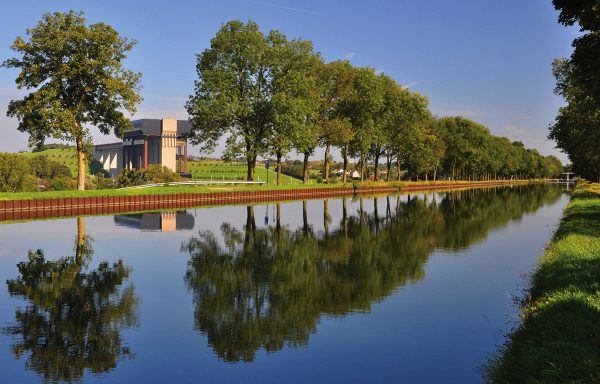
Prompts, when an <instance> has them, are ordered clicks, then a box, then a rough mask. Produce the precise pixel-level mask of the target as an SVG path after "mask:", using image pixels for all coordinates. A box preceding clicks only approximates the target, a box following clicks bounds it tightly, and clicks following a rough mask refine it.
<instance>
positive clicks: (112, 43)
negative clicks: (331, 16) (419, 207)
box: [2, 11, 562, 189]
mask: <svg viewBox="0 0 600 384" xmlns="http://www.w3.org/2000/svg"><path fill="white" fill-rule="evenodd" d="M27 35H28V40H26V39H24V38H22V37H17V39H16V40H15V42H14V43H13V45H12V46H11V49H12V50H13V51H15V52H17V53H18V54H20V56H21V57H17V58H10V59H8V60H6V61H4V62H3V63H2V66H4V67H6V68H16V69H19V70H20V73H19V74H18V76H17V78H16V84H17V87H18V88H19V89H22V88H24V89H27V90H30V91H31V93H29V94H28V95H26V96H25V97H24V98H23V99H21V100H13V101H11V102H10V104H9V106H8V110H7V115H8V116H9V117H16V118H17V119H19V126H18V129H19V130H20V131H22V132H27V133H28V134H29V144H30V145H32V146H41V145H43V144H44V142H45V140H46V139H48V138H53V139H58V140H64V141H68V142H74V143H75V144H76V150H77V153H78V182H77V187H78V189H85V164H86V157H89V156H90V148H91V145H92V143H91V131H90V128H91V127H96V128H97V129H98V130H99V131H100V132H102V133H104V134H109V133H111V132H114V133H115V135H117V136H118V137H122V135H123V132H125V131H126V130H128V129H133V126H132V124H131V122H130V121H129V119H127V118H126V117H125V115H124V111H127V112H129V113H130V114H134V113H135V112H136V105H137V104H139V103H140V102H141V101H142V97H141V95H140V89H141V73H135V72H133V71H131V70H128V69H125V68H124V67H123V61H124V60H125V59H126V57H127V53H128V52H129V51H131V49H133V47H134V46H135V44H136V42H135V41H134V40H131V39H128V38H126V37H122V36H120V35H119V33H118V32H117V31H115V30H114V29H113V28H112V27H111V26H109V25H107V24H105V23H95V24H91V25H89V26H88V25H86V21H85V18H84V16H83V12H75V11H69V12H65V13H61V12H55V13H48V14H45V15H44V16H43V17H42V20H40V21H39V22H38V24H37V25H36V26H35V27H34V28H31V29H28V30H27ZM196 71H197V74H198V79H197V80H196V81H195V90H194V94H193V95H191V96H190V97H189V100H188V101H187V103H186V105H185V106H186V109H187V111H188V113H189V116H190V121H191V123H192V126H193V130H192V132H191V134H190V136H189V139H190V141H191V143H192V144H195V145H198V146H199V147H200V150H201V151H204V152H210V151H212V150H214V149H215V147H216V146H217V144H218V143H219V142H220V141H221V140H224V141H225V150H224V153H223V156H224V157H229V158H232V157H238V156H240V155H241V156H243V157H244V158H245V159H246V163H247V175H246V178H247V180H253V179H254V174H255V167H256V161H257V159H258V158H259V157H274V158H275V159H276V165H275V168H276V172H277V178H276V181H277V184H278V185H279V184H280V183H281V173H282V159H283V158H284V157H286V156H289V154H290V153H291V152H292V151H296V152H297V153H298V154H300V155H301V156H302V157H303V172H302V174H303V177H302V178H303V180H304V182H305V183H306V182H308V165H309V158H310V157H311V156H313V155H314V154H315V151H316V149H317V148H323V149H324V151H325V156H324V168H325V169H324V177H323V179H324V181H325V182H329V181H330V171H331V153H332V151H333V150H339V152H340V155H341V157H342V159H343V166H342V168H343V171H344V172H343V175H342V182H347V170H348V164H349V162H350V159H357V160H358V161H357V165H358V168H359V172H360V175H361V181H363V180H365V178H366V173H367V171H368V164H369V163H372V164H374V166H375V172H374V174H373V179H374V180H375V181H378V180H379V179H380V176H379V173H380V172H379V168H380V164H381V163H382V162H385V174H386V176H385V179H386V180H387V181H391V180H392V171H395V176H394V177H393V178H394V179H397V180H400V179H401V178H402V177H408V178H411V179H419V178H423V179H429V178H433V179H436V178H438V177H439V176H440V175H441V176H442V177H444V178H447V179H456V178H465V179H471V180H482V179H493V178H538V177H555V176H557V175H558V174H560V172H562V164H561V163H560V161H559V160H558V159H557V158H556V157H554V156H542V155H540V154H539V152H537V151H536V150H535V149H525V148H524V146H523V145H522V143H520V142H514V143H511V142H510V140H508V139H507V138H502V137H496V136H493V135H491V133H490V131H489V129H487V128H485V127H483V126H482V125H480V124H478V123H476V122H473V121H471V120H468V119H465V118H462V117H450V118H441V119H440V118H436V117H435V116H433V114H432V113H431V111H430V110H429V108H428V103H429V102H428V99H427V98H426V97H425V96H422V95H420V94H419V93H417V92H411V91H410V90H408V89H407V88H404V87H402V86H401V85H400V84H398V83H397V82H396V81H395V80H394V79H392V78H391V77H389V76H388V75H386V74H384V73H378V72H376V71H375V70H374V69H373V68H371V67H356V66H353V65H352V64H351V63H350V62H348V61H346V60H337V61H332V62H326V61H325V60H324V59H323V57H322V56H321V55H320V53H318V52H316V51H315V49H314V47H313V44H312V42H311V41H309V40H303V39H300V38H296V39H289V38H288V37H286V36H285V35H284V34H282V33H281V32H279V31H277V30H271V31H269V32H268V33H263V32H262V31H260V29H259V26H258V25H257V24H256V23H255V22H253V21H248V22H247V23H244V22H241V21H238V20H233V21H229V22H227V23H225V24H223V25H222V27H221V29H220V30H219V31H218V32H217V33H216V35H215V36H214V37H213V38H212V39H211V42H210V47H209V48H207V49H206V50H204V51H203V52H202V53H200V54H198V55H197V64H196Z"/></svg>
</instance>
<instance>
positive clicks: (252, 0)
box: [240, 0, 321, 16]
mask: <svg viewBox="0 0 600 384" xmlns="http://www.w3.org/2000/svg"><path fill="white" fill-rule="evenodd" d="M240 1H241V2H243V3H248V4H255V5H261V6H263V7H270V8H277V9H283V10H285V11H291V12H296V13H304V14H307V15H317V16H319V15H321V13H320V12H317V11H312V10H309V9H302V8H293V7H286V6H283V5H278V4H271V3H264V2H262V1H254V0H240Z"/></svg>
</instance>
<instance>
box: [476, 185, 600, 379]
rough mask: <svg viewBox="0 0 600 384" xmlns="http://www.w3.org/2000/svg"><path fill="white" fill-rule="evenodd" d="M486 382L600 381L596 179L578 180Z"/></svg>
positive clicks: (598, 197)
mask: <svg viewBox="0 0 600 384" xmlns="http://www.w3.org/2000/svg"><path fill="white" fill-rule="evenodd" d="M521 309H522V323H521V324H519V326H518V327H517V328H516V329H515V330H514V331H513V332H512V333H511V334H510V335H509V340H508V341H507V344H506V345H505V346H504V347H503V348H501V350H500V351H499V355H498V356H497V357H496V358H493V359H492V361H491V362H490V363H489V364H488V366H486V367H485V369H484V374H485V376H486V379H487V380H486V381H487V382H490V383H600V184H588V183H586V184H583V183H581V184H579V185H578V186H577V187H576V189H575V191H574V193H573V196H572V198H571V201H570V203H569V205H568V206H567V208H566V210H565V212H564V216H563V218H562V220H561V222H560V225H559V227H558V230H557V231H556V233H555V235H554V238H553V240H552V242H551V243H550V245H549V246H548V248H547V249H546V252H545V254H544V256H543V257H541V259H540V261H539V265H538V267H537V269H536V271H535V272H534V274H533V276H532V280H531V286H530V288H529V292H528V295H527V297H526V298H525V299H523V301H522V308H521Z"/></svg>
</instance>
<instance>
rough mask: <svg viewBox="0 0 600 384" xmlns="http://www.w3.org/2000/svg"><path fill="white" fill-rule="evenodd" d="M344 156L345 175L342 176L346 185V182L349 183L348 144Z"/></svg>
mask: <svg viewBox="0 0 600 384" xmlns="http://www.w3.org/2000/svg"><path fill="white" fill-rule="evenodd" d="M342 156H343V157H344V174H343V175H342V182H343V183H344V184H345V183H346V181H348V175H347V173H348V144H345V145H344V148H343V149H342Z"/></svg>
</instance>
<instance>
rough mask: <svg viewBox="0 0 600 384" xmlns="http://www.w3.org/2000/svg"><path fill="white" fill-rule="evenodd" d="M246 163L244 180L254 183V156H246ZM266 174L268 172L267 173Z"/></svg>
mask: <svg viewBox="0 0 600 384" xmlns="http://www.w3.org/2000/svg"><path fill="white" fill-rule="evenodd" d="M246 162H247V165H248V173H247V175H246V180H248V181H254V168H256V156H254V155H247V156H246ZM267 172H268V171H267Z"/></svg>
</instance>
